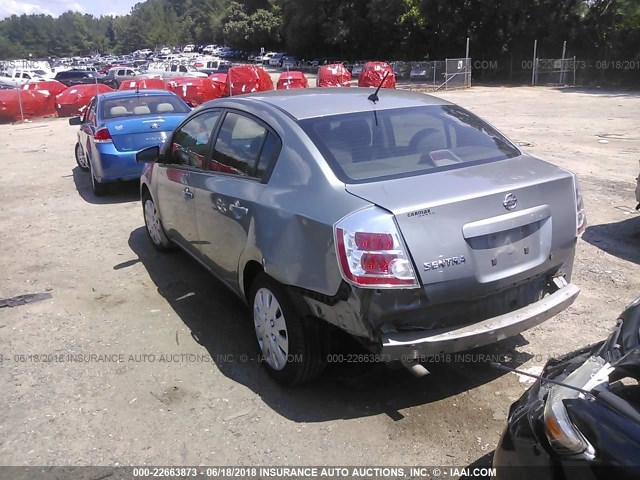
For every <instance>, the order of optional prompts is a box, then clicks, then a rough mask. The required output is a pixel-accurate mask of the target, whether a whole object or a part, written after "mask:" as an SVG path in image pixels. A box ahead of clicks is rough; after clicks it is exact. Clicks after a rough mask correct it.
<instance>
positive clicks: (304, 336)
mask: <svg viewBox="0 0 640 480" xmlns="http://www.w3.org/2000/svg"><path fill="white" fill-rule="evenodd" d="M265 291H268V292H270V293H271V294H272V295H273V298H275V300H277V302H278V304H279V309H276V311H278V310H279V312H280V317H281V318H282V320H281V321H283V322H284V324H285V325H286V331H285V333H286V340H287V345H288V351H287V352H286V353H287V356H286V358H287V360H286V362H285V363H284V364H283V365H281V366H280V368H275V367H274V366H273V365H272V364H271V363H270V360H269V358H270V356H269V355H267V354H265V349H264V348H263V347H262V346H261V340H260V338H259V335H260V334H259V333H258V326H257V325H258V324H259V323H260V322H261V319H260V318H259V310H260V309H259V307H257V302H260V299H259V298H256V297H257V296H258V295H260V296H261V297H262V299H263V300H264V294H265ZM249 304H250V306H251V313H252V317H253V323H254V328H255V331H256V339H257V340H258V349H259V353H260V359H261V363H262V364H263V365H264V366H265V368H266V369H267V372H268V373H269V375H270V376H271V377H272V378H273V379H274V380H275V381H276V382H278V383H279V384H281V385H285V386H293V385H297V384H300V383H303V382H307V381H309V380H311V379H313V378H316V377H317V376H319V375H320V374H321V373H322V371H323V370H324V368H325V366H326V353H327V348H326V347H327V344H328V340H327V336H326V335H325V333H326V332H325V330H326V329H325V327H326V326H325V325H324V324H322V323H321V322H322V320H320V319H317V318H313V317H312V316H311V315H310V312H309V311H308V309H307V308H306V304H304V302H303V301H302V300H301V299H300V301H299V302H294V301H293V299H292V298H291V296H290V295H289V294H288V293H287V292H286V291H285V289H284V288H283V286H282V285H280V284H279V283H278V282H276V281H275V280H274V279H273V278H271V277H270V276H269V275H267V274H265V273H259V274H258V275H257V276H256V278H255V280H254V281H253V284H252V285H251V294H250V296H249ZM270 305H271V304H270ZM277 315H278V314H277V313H276V316H277ZM272 325H273V324H272ZM263 332H264V330H263ZM265 333H266V332H265ZM280 333H282V331H280ZM265 338H267V336H264V337H263V338H262V342H263V344H264V343H265ZM281 338H283V337H282V336H281ZM274 342H275V341H274Z"/></svg>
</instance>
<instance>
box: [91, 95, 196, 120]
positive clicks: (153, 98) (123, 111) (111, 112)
mask: <svg viewBox="0 0 640 480" xmlns="http://www.w3.org/2000/svg"><path fill="white" fill-rule="evenodd" d="M189 111H191V110H190V109H189V106H188V105H187V104H186V103H184V102H183V101H182V100H180V98H178V97H176V96H175V95H140V96H135V97H126V98H113V99H107V100H104V101H103V103H102V112H103V115H102V117H103V118H104V119H109V118H118V117H135V116H141V115H162V114H167V113H186V112H189Z"/></svg>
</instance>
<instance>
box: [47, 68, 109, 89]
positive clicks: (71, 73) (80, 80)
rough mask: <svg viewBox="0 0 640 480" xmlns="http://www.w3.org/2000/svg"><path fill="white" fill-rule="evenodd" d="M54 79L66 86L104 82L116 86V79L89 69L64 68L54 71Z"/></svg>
mask: <svg viewBox="0 0 640 480" xmlns="http://www.w3.org/2000/svg"><path fill="white" fill-rule="evenodd" d="M55 79H56V80H57V81H59V82H60V83H64V84H65V85H66V86H67V87H71V86H73V85H81V84H85V83H104V84H105V85H108V86H109V87H111V88H118V81H117V80H116V79H115V78H107V77H104V76H103V75H100V74H99V73H97V72H92V71H90V70H76V69H73V70H65V71H63V72H58V73H56V76H55Z"/></svg>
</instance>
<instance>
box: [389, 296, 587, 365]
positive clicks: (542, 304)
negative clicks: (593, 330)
mask: <svg viewBox="0 0 640 480" xmlns="http://www.w3.org/2000/svg"><path fill="white" fill-rule="evenodd" d="M579 293H580V289H579V288H578V287H577V286H576V285H574V284H573V283H569V284H566V285H565V286H563V287H562V288H560V289H558V291H556V292H555V293H552V294H551V295H548V296H546V297H544V298H542V300H539V301H538V302H536V303H533V304H530V305H527V306H526V307H523V308H521V309H519V310H515V311H513V312H510V313H506V314H503V315H499V316H497V317H493V318H489V319H487V320H484V321H481V322H478V323H474V324H471V325H466V326H462V327H459V328H455V329H450V330H444V329H440V330H430V331H414V332H398V333H389V334H383V335H382V338H381V342H382V345H381V353H383V354H384V355H385V356H386V357H389V358H391V359H392V360H403V361H407V360H412V359H419V358H420V357H424V356H427V355H436V354H439V353H454V352H460V351H463V350H469V349H472V348H476V347H480V346H483V345H489V344H491V343H495V342H498V341H500V340H504V339H505V338H509V337H512V336H514V335H517V334H519V333H521V332H523V331H525V330H528V329H529V328H532V327H534V326H536V325H538V324H540V323H542V322H544V321H545V320H548V319H549V318H551V317H553V316H554V315H557V314H558V313H560V312H561V311H562V310H564V309H565V308H567V307H568V306H569V305H571V304H572V303H573V302H574V301H575V299H576V298H577V296H578V294H579Z"/></svg>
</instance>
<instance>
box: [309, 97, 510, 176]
mask: <svg viewBox="0 0 640 480" xmlns="http://www.w3.org/2000/svg"><path fill="white" fill-rule="evenodd" d="M300 125H301V126H302V128H303V129H304V130H305V132H306V133H307V135H309V137H310V138H311V139H312V140H313V142H314V143H315V144H316V146H317V147H318V149H319V150H320V151H321V152H322V154H323V155H324V157H325V158H326V159H327V162H328V163H329V165H330V166H331V168H332V169H333V171H334V173H335V174H336V176H338V177H339V178H340V179H341V180H343V181H344V182H346V183H362V182H369V181H375V180H382V179H388V178H394V177H398V176H411V175H422V174H425V173H430V172H435V171H441V170H445V169H447V170H448V169H453V168H459V167H463V166H468V165H472V164H477V163H485V162H491V161H498V160H504V159H507V158H512V157H516V156H518V155H520V152H519V150H518V149H517V148H516V147H515V146H514V145H513V144H512V143H510V142H509V141H508V140H507V139H506V138H505V137H503V136H502V135H500V133H498V132H497V131H496V130H495V129H494V128H492V127H491V126H490V125H488V124H487V123H485V122H484V121H483V120H481V119H479V118H478V117H476V116H475V115H473V114H472V113H470V112H468V111H466V110H464V109H463V108H460V107H458V106H456V105H428V106H419V107H410V108H398V109H389V110H381V111H378V112H376V114H375V115H374V113H373V112H358V113H353V114H345V115H335V116H329V117H321V118H310V119H307V120H303V121H301V122H300Z"/></svg>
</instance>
